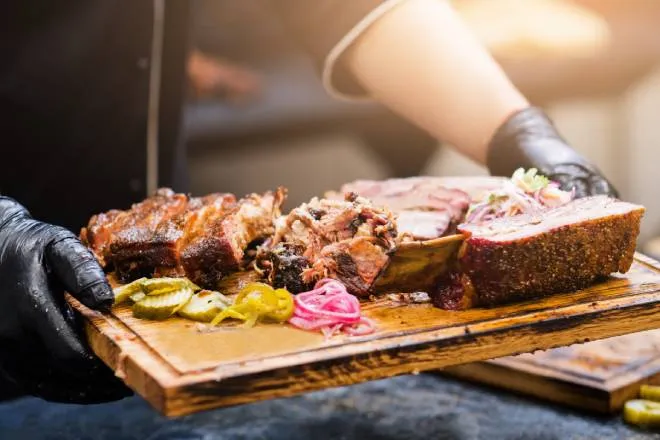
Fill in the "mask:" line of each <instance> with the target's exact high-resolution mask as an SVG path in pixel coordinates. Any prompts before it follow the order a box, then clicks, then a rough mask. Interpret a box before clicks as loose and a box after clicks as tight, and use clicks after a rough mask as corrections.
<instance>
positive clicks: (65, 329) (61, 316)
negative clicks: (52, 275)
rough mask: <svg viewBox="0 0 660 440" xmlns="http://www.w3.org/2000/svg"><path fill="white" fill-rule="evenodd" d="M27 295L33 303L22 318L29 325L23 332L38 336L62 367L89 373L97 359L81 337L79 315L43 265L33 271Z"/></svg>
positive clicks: (78, 372)
mask: <svg viewBox="0 0 660 440" xmlns="http://www.w3.org/2000/svg"><path fill="white" fill-rule="evenodd" d="M24 295H25V296H27V297H29V298H30V306H29V307H27V308H26V309H25V312H24V313H25V315H24V316H23V317H22V318H21V320H22V321H23V323H24V326H26V327H25V328H24V331H25V332H26V333H27V334H33V335H34V337H36V339H37V340H38V341H39V342H40V343H41V345H42V346H43V347H42V348H43V350H44V351H45V352H46V353H47V354H48V355H49V357H51V358H52V359H53V362H55V363H57V364H58V365H59V366H60V368H62V369H66V370H68V371H71V372H72V373H73V374H81V375H85V374H87V372H88V371H89V369H90V368H91V367H93V360H94V359H95V358H94V356H93V355H92V354H91V353H90V352H89V350H88V349H87V346H86V344H85V343H84V341H83V340H81V338H80V336H79V335H80V333H81V332H80V331H79V328H78V325H77V322H76V317H75V315H74V313H73V311H72V309H71V307H70V306H69V305H68V304H67V303H66V300H65V299H64V293H63V292H62V290H61V288H59V286H57V285H56V284H55V283H52V282H49V280H48V277H47V275H46V273H45V271H44V270H43V268H42V267H41V266H39V267H37V268H35V269H34V270H32V271H31V276H30V278H29V280H28V283H27V284H26V292H25V293H24Z"/></svg>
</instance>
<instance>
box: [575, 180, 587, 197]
mask: <svg viewBox="0 0 660 440" xmlns="http://www.w3.org/2000/svg"><path fill="white" fill-rule="evenodd" d="M573 188H575V197H576V198H582V197H587V196H590V195H591V188H589V185H588V184H587V182H585V181H584V180H583V179H577V180H575V181H574V182H573Z"/></svg>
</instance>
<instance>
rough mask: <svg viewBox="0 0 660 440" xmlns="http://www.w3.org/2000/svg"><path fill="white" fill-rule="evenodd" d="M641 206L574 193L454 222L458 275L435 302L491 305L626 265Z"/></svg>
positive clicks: (576, 284) (587, 280) (578, 284)
mask: <svg viewBox="0 0 660 440" xmlns="http://www.w3.org/2000/svg"><path fill="white" fill-rule="evenodd" d="M643 214H644V208H643V207H642V206H639V205H635V204H631V203H626V202H622V201H618V200H615V199H612V198H608V197H606V196H595V197H588V198H583V199H577V200H574V201H572V202H570V203H568V204H566V205H563V206H561V207H559V208H555V209H551V210H549V211H546V212H545V213H543V215H542V216H533V215H526V214H525V215H518V216H514V217H509V218H500V219H496V220H492V221H488V222H484V223H483V224H476V225H473V224H471V225H460V226H459V228H458V229H459V231H460V232H462V233H463V234H465V235H466V236H467V238H466V240H465V242H464V244H463V248H462V249H461V251H460V252H459V261H458V269H459V273H460V274H462V275H463V276H458V275H453V276H452V275H448V278H447V280H441V282H440V290H439V291H438V292H436V293H435V294H434V298H433V299H434V303H435V304H436V305H437V306H439V307H443V308H448V309H456V308H466V307H469V306H471V305H475V306H493V305H497V304H502V303H507V302H511V301H517V300H527V299H532V298H535V297H540V296H544V295H549V294H553V293H558V292H567V291H574V290H577V289H582V288H585V287H587V286H589V285H590V284H592V283H594V282H595V281H596V280H598V279H600V278H603V277H607V276H608V275H610V274H612V273H616V272H621V273H625V272H626V271H628V269H629V268H630V265H631V264H632V261H633V255H634V252H635V245H636V240H637V236H638V234H639V228H640V222H641V218H642V216H643Z"/></svg>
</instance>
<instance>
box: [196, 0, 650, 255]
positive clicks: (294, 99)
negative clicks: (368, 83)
mask: <svg viewBox="0 0 660 440" xmlns="http://www.w3.org/2000/svg"><path fill="white" fill-rule="evenodd" d="M194 1H195V2H196V14H195V33H194V46H195V48H196V50H195V52H194V53H193V54H192V55H191V57H190V59H189V63H188V77H189V83H190V84H189V85H190V89H191V92H192V93H191V94H190V96H191V97H190V101H189V102H188V103H187V106H186V134H187V137H188V148H189V157H190V159H189V166H190V171H191V190H192V192H193V193H197V194H200V193H207V192H211V191H218V190H222V191H230V192H234V193H237V194H244V193H248V192H251V191H263V190H265V189H268V188H273V187H276V186H278V185H284V186H286V187H288V188H289V194H290V198H289V206H291V205H293V204H299V203H301V202H303V201H306V200H308V199H309V198H310V197H312V196H314V195H318V194H322V193H323V192H324V191H326V190H328V189H334V188H337V187H338V186H339V185H341V184H342V183H344V182H346V181H350V180H353V179H357V178H374V179H379V178H387V177H393V176H411V175H418V174H423V175H484V174H487V172H486V170H485V169H483V168H482V167H480V166H479V165H477V164H475V163H473V162H471V161H469V160H467V159H465V158H463V157H461V156H459V155H458V154H456V153H454V152H453V151H452V149H451V148H450V146H448V145H443V144H441V143H439V142H437V141H436V140H434V139H431V138H430V137H428V136H427V135H426V134H425V133H423V132H421V131H419V130H417V129H416V128H415V127H412V126H410V125H409V124H407V123H405V122H404V121H402V120H400V119H399V118H397V117H396V116H394V115H392V114H390V113H389V112H388V111H386V110H385V109H383V108H382V107H380V106H378V105H376V104H373V103H368V102H346V101H339V100H336V99H334V98H332V97H330V96H328V95H327V93H326V92H325V91H324V90H323V88H322V86H321V83H320V80H319V76H318V74H317V73H316V72H315V71H314V69H313V67H312V65H311V63H310V61H309V60H308V59H307V58H306V57H305V56H304V54H303V52H302V50H301V49H300V48H299V47H297V45H296V44H295V43H294V42H293V41H292V40H291V39H290V38H289V37H288V35H287V34H286V32H284V31H283V29H282V28H281V27H279V25H278V23H277V22H276V21H274V20H273V19H272V17H270V16H269V14H268V11H267V10H265V9H264V8H263V7H262V5H261V4H260V2H259V0H229V1H222V2H219V1H215V0H194ZM453 3H454V5H455V6H456V8H457V10H458V11H459V12H460V13H461V14H462V15H463V16H464V18H465V20H466V21H467V23H468V24H469V25H470V26H471V27H472V28H473V29H474V31H475V32H476V33H477V34H478V36H479V37H480V38H481V39H482V41H483V42H484V43H485V44H486V45H487V46H488V47H489V48H490V50H491V51H492V53H493V54H494V55H495V57H496V58H497V59H498V60H499V61H500V63H501V64H502V66H503V67H504V69H505V70H506V71H507V73H508V74H509V75H510V77H511V78H512V80H513V81H514V83H515V84H516V85H517V86H518V87H519V88H520V89H521V90H522V91H523V93H524V94H525V95H526V96H527V97H528V98H529V99H530V100H531V101H532V102H533V104H535V105H538V106H542V107H544V108H545V109H546V111H548V112H549V114H550V115H551V117H553V119H554V120H555V122H556V124H557V125H558V127H559V129H560V131H561V132H562V133H563V134H564V136H565V137H566V138H567V140H568V141H569V143H571V144H572V145H573V147H575V148H576V149H577V150H579V151H581V152H582V153H583V154H585V155H586V156H587V157H589V158H590V159H591V160H593V161H594V162H595V163H596V164H597V165H598V166H599V167H600V168H601V169H602V171H603V172H604V173H605V175H606V176H607V177H608V178H610V179H611V180H612V181H613V182H614V184H615V186H616V187H617V188H618V189H619V191H620V192H621V194H622V197H623V198H625V199H627V200H629V201H633V202H638V203H642V204H644V205H645V206H646V207H647V210H648V211H647V215H646V218H645V220H644V223H643V230H642V235H641V237H640V244H641V245H642V247H643V248H644V250H645V251H646V252H648V253H649V254H652V255H654V256H656V257H657V256H660V246H658V244H657V243H658V241H657V240H654V238H655V237H656V236H660V187H659V186H658V178H659V177H660V172H658V171H656V166H657V164H660V38H658V37H657V26H658V23H660V1H658V0H454V1H453ZM411 80H414V79H411Z"/></svg>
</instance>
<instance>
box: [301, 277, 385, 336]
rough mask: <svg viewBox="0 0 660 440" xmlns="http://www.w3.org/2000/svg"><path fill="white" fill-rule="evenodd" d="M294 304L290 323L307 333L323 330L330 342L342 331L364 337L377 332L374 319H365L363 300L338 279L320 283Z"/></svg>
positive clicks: (302, 294) (327, 279) (325, 280)
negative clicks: (351, 292) (361, 302)
mask: <svg viewBox="0 0 660 440" xmlns="http://www.w3.org/2000/svg"><path fill="white" fill-rule="evenodd" d="M294 305H295V308H294V312H293V316H292V317H291V318H290V319H289V323H290V324H291V325H293V326H295V327H298V328H301V329H303V330H321V331H322V332H323V334H324V335H325V337H326V339H328V338H331V337H332V336H334V335H335V334H336V333H339V332H342V331H343V332H345V333H347V334H349V335H351V336H361V335H367V334H370V333H373V332H374V331H375V329H376V325H375V323H374V322H373V321H372V320H371V319H368V318H365V317H363V316H361V311H360V301H359V300H358V299H357V298H356V297H354V296H353V295H351V294H350V293H348V291H347V290H346V287H345V286H344V285H343V284H342V283H341V282H339V281H337V280H333V279H330V278H324V279H322V280H320V281H318V282H317V283H316V285H315V286H314V289H312V290H310V291H308V292H303V293H299V294H298V295H296V296H295V298H294Z"/></svg>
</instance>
